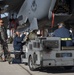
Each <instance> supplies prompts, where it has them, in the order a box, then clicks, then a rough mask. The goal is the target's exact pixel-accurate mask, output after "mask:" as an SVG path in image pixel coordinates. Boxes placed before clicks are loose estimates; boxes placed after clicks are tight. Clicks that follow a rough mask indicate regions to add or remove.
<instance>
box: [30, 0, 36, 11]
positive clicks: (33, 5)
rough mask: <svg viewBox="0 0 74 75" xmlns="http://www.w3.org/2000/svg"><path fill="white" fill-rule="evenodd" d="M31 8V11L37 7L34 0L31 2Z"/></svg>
mask: <svg viewBox="0 0 74 75" xmlns="http://www.w3.org/2000/svg"><path fill="white" fill-rule="evenodd" d="M31 9H32V11H34V12H35V11H36V9H37V4H36V1H35V0H33V2H32V5H31Z"/></svg>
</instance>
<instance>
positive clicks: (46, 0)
mask: <svg viewBox="0 0 74 75" xmlns="http://www.w3.org/2000/svg"><path fill="white" fill-rule="evenodd" d="M56 4H58V6H57V5H56ZM67 4H68V3H67V1H66V2H64V0H25V1H24V3H23V5H22V6H21V8H20V10H19V13H18V15H17V17H18V19H19V23H20V25H24V24H25V23H26V22H27V20H28V21H29V23H30V29H35V28H38V27H43V26H45V25H52V23H53V21H54V23H55V24H56V23H58V22H61V21H65V20H67V19H69V18H70V17H71V15H72V14H70V13H69V12H70V10H69V9H70V8H69V7H68V6H67ZM57 10H60V12H59V11H57ZM63 10H64V11H63ZM56 12H57V14H56ZM65 12H66V13H65ZM59 13H60V14H59ZM54 18H55V19H54Z"/></svg>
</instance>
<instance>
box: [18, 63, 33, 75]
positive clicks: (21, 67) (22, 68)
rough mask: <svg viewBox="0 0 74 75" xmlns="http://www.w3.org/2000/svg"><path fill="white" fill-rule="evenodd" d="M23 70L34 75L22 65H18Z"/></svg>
mask: <svg viewBox="0 0 74 75" xmlns="http://www.w3.org/2000/svg"><path fill="white" fill-rule="evenodd" d="M18 65H19V66H20V67H21V68H22V69H24V70H25V71H27V72H28V73H29V74H30V75H33V74H32V73H31V72H30V71H28V70H27V69H26V68H24V67H23V66H22V65H20V64H18Z"/></svg>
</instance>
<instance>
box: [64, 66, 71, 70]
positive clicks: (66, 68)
mask: <svg viewBox="0 0 74 75" xmlns="http://www.w3.org/2000/svg"><path fill="white" fill-rule="evenodd" d="M64 69H65V70H71V69H72V66H64Z"/></svg>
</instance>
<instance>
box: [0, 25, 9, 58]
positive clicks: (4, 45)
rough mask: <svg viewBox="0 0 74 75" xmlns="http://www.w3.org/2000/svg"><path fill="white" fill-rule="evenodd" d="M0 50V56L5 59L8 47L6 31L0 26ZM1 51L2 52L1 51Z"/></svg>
mask: <svg viewBox="0 0 74 75" xmlns="http://www.w3.org/2000/svg"><path fill="white" fill-rule="evenodd" d="M0 39H1V40H0V41H1V44H0V48H1V50H0V51H1V54H4V57H5V58H6V57H7V55H8V45H7V41H6V39H7V31H6V28H5V27H4V26H0ZM2 50H3V51H2Z"/></svg>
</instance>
